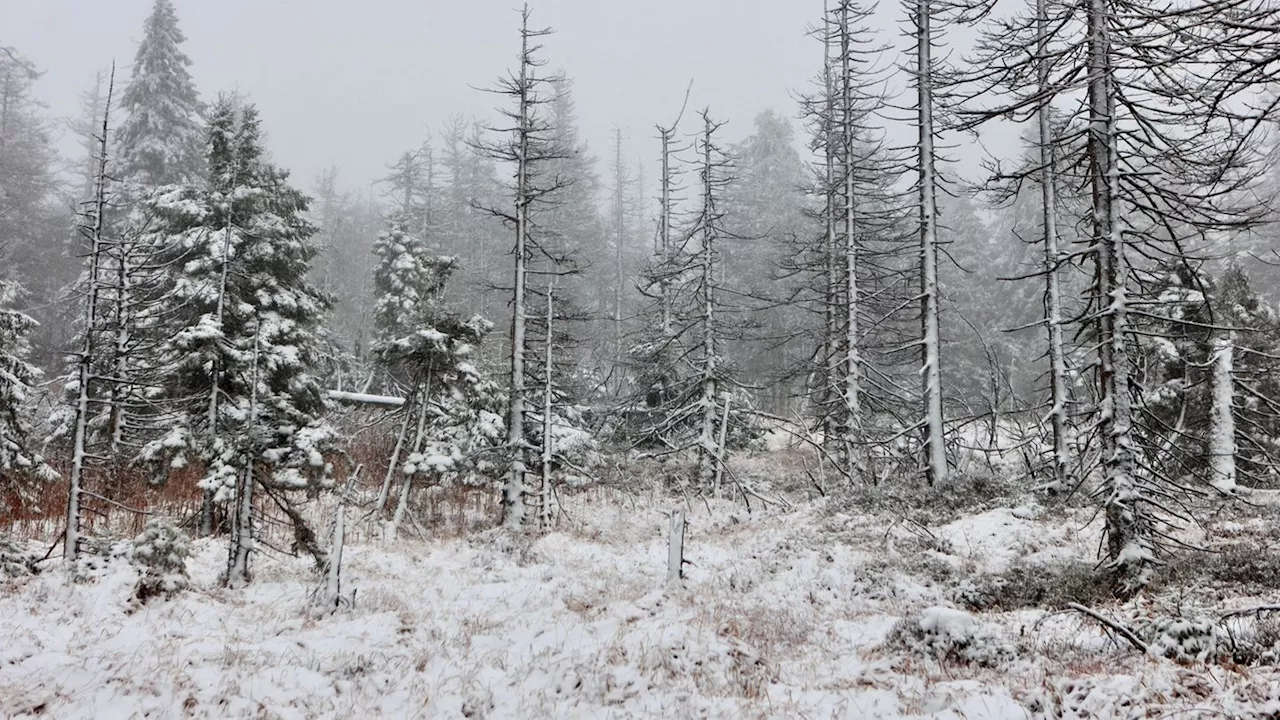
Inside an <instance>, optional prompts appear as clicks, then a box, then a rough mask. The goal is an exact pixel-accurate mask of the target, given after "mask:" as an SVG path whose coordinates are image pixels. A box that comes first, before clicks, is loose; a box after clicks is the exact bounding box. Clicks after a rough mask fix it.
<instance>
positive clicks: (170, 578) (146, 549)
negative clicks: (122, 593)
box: [129, 518, 191, 602]
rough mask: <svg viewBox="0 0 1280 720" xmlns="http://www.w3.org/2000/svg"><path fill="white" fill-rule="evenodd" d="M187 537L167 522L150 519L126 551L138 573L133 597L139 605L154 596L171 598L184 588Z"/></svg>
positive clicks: (187, 551) (189, 548)
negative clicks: (138, 601) (139, 602)
mask: <svg viewBox="0 0 1280 720" xmlns="http://www.w3.org/2000/svg"><path fill="white" fill-rule="evenodd" d="M190 556H191V546H190V544H189V543H188V542H187V538H186V537H185V536H184V535H183V534H182V532H181V531H179V530H178V529H177V528H176V527H174V526H173V524H172V523H170V522H169V521H167V520H163V519H161V518H152V519H151V520H148V521H147V526H146V528H145V529H143V531H142V534H140V535H138V537H136V538H134V541H133V545H132V546H131V547H130V548H129V562H130V563H132V564H133V566H134V567H135V568H137V570H138V583H137V585H135V586H134V597H136V598H137V599H138V600H140V601H142V602H146V601H147V600H149V599H150V598H153V597H155V596H157V595H163V596H165V597H172V596H173V595H175V594H177V593H179V592H182V591H183V590H185V589H187V587H188V585H189V584H190V583H189V581H188V578H187V558H188V557H190Z"/></svg>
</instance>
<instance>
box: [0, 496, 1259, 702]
mask: <svg viewBox="0 0 1280 720" xmlns="http://www.w3.org/2000/svg"><path fill="white" fill-rule="evenodd" d="M567 501H568V503H569V507H567V508H566V510H567V513H568V517H569V518H572V522H565V523H564V527H563V528H562V529H561V530H560V531H557V532H553V533H550V534H548V535H546V536H544V537H540V538H536V539H529V538H522V537H511V536H509V535H506V534H504V533H502V532H500V531H493V530H491V531H483V532H477V533H473V534H470V535H466V536H464V537H460V538H448V539H436V540H431V541H426V542H424V541H412V540H411V541H401V542H399V543H397V544H396V545H394V546H389V547H388V546H383V545H379V544H374V543H365V544H353V545H349V546H348V548H347V551H346V556H345V557H346V563H347V564H346V566H345V568H344V576H343V588H344V592H346V593H348V594H349V593H350V592H352V591H354V592H355V595H354V604H353V605H352V606H350V607H344V608H342V609H340V610H338V611H337V612H336V613H332V614H323V615H322V614H317V613H316V612H315V611H314V610H313V609H312V608H311V605H310V595H311V593H312V592H313V591H314V590H315V588H316V587H318V585H319V583H320V580H319V578H317V577H316V576H315V575H314V573H313V572H312V570H311V568H310V565H311V563H310V561H309V560H305V559H292V558H275V557H267V556H260V557H259V558H258V559H257V562H256V565H255V568H254V570H255V581H254V583H253V585H251V586H250V587H249V588H247V589H246V590H243V591H235V592H233V591H227V590H223V589H220V588H218V587H217V576H218V574H219V572H220V571H221V569H222V567H223V565H224V563H225V553H226V546H225V543H224V542H222V541H198V542H195V543H193V549H194V556H193V558H192V560H191V561H190V563H189V572H190V576H191V583H192V586H193V587H194V588H196V589H195V590H192V591H189V592H186V593H183V594H181V595H179V596H178V597H177V598H176V599H174V600H168V601H166V600H161V599H157V600H153V601H151V602H148V603H146V604H144V605H141V606H137V605H134V604H131V603H130V602H129V596H130V593H131V591H132V588H133V585H134V582H135V580H136V575H135V574H134V571H133V570H132V569H131V568H129V567H127V566H123V565H119V564H117V565H116V566H114V567H112V568H111V569H110V570H109V571H107V572H106V573H105V574H104V575H103V576H102V577H101V578H100V579H98V580H97V581H96V582H93V583H72V582H70V581H69V580H68V579H67V577H66V575H65V574H64V573H62V572H58V571H50V572H45V573H44V574H42V575H40V576H37V577H35V578H32V579H29V580H26V581H22V580H19V581H18V582H16V583H12V584H10V585H9V586H7V587H6V588H4V589H0V716H4V717H13V718H22V717H35V716H44V717H59V718H88V717H93V718H117V717H118V718H126V717H138V716H152V717H184V716H186V717H217V718H229V717H271V718H315V717H398V718H399V717H404V718H414V717H432V718H436V717H440V718H452V717H471V718H477V717H489V718H547V717H575V718H630V717H663V718H666V717H716V718H743V717H746V718H752V717H777V718H793V717H809V718H830V717H839V718H853V719H856V718H904V717H942V718H970V719H975V718H1039V717H1044V718H1050V717H1052V718H1075V717H1081V718H1083V717H1129V716H1133V717H1141V716H1144V715H1143V714H1144V713H1145V712H1147V711H1148V710H1152V709H1154V710H1155V711H1157V712H1156V714H1157V715H1160V714H1162V713H1166V712H1174V711H1177V710H1181V709H1189V708H1196V707H1201V708H1203V707H1209V708H1215V707H1216V708H1221V709H1224V710H1225V709H1227V708H1231V711H1232V712H1236V713H1237V715H1238V716H1241V717H1266V715H1265V713H1268V712H1271V713H1277V712H1280V674H1277V673H1276V672H1275V670H1274V669H1273V668H1271V669H1269V668H1255V669H1252V670H1250V671H1249V672H1247V673H1246V672H1239V673H1237V672H1233V671H1230V670H1227V669H1224V668H1221V667H1217V666H1207V667H1206V666H1198V667H1195V668H1186V669H1184V668H1182V667H1180V666H1178V665H1176V664H1174V663H1171V662H1168V661H1161V660H1157V659H1154V658H1149V657H1140V656H1135V655H1133V654H1130V653H1127V652H1126V651H1124V650H1117V649H1115V648H1114V646H1112V645H1111V644H1110V643H1109V642H1107V640H1106V639H1105V637H1103V636H1102V635H1101V634H1100V633H1099V631H1098V629H1097V627H1096V625H1092V624H1089V623H1087V622H1085V621H1083V620H1082V619H1081V618H1079V617H1078V616H1070V615H1046V614H1045V613H1044V612H1041V611H1021V612H1018V613H1007V614H991V613H988V614H979V615H976V616H969V615H962V614H956V611H954V610H949V609H946V608H947V607H950V604H949V602H948V593H949V589H950V588H949V586H948V585H947V583H946V582H943V581H941V580H938V579H937V578H934V577H932V576H931V575H930V572H931V571H930V568H932V567H933V565H931V564H929V563H922V562H921V560H920V558H921V556H922V555H924V554H926V553H932V554H934V555H937V556H939V557H940V558H949V559H950V560H951V561H953V562H952V565H953V566H954V567H959V568H969V569H971V570H973V569H978V568H981V569H984V570H989V569H991V568H996V569H998V568H999V567H1001V566H1003V565H1004V564H1006V563H1007V562H1008V560H1009V559H1010V553H1011V552H1012V551H1010V550H1008V549H1007V548H1009V547H1020V546H1021V547H1024V551H1025V552H1047V551H1050V550H1055V551H1060V552H1066V551H1067V550H1068V549H1070V550H1071V551H1073V552H1074V548H1075V545H1076V544H1077V543H1078V542H1079V543H1083V542H1084V541H1083V540H1080V539H1078V538H1077V537H1076V531H1077V530H1078V528H1076V527H1075V526H1073V525H1072V524H1071V522H1069V521H1065V520H1064V519H1063V518H1062V517H1060V516H1059V517H1054V518H1044V517H1031V518H1025V517H1017V516H1016V514H1015V513H1014V512H1012V511H1010V510H1009V509H996V510H991V511H988V512H985V513H980V514H978V515H973V516H966V517H962V518H960V519H959V520H956V521H954V522H952V523H948V524H947V525H944V526H941V527H939V528H935V529H934V530H933V532H934V533H935V534H936V535H937V536H938V537H939V538H940V539H942V540H943V541H944V542H942V543H941V545H942V546H944V547H941V549H933V550H922V549H920V548H919V547H917V546H916V545H915V544H912V543H911V542H909V541H910V540H911V538H912V537H913V536H912V535H911V534H910V533H909V532H908V531H907V530H906V529H905V528H904V527H902V526H898V527H896V528H891V527H890V526H891V525H892V524H893V520H892V519H891V518H889V517H879V516H875V515H863V514H855V513H846V514H843V515H842V514H838V513H835V514H833V513H831V512H829V511H827V510H825V509H824V508H822V507H820V506H818V505H815V504H798V505H797V507H796V508H794V509H792V510H789V511H780V510H765V511H758V512H756V513H753V514H748V513H746V512H745V511H744V510H743V509H742V508H741V507H740V506H737V505H732V504H729V503H727V502H721V503H714V502H713V503H712V504H711V505H710V506H709V508H708V507H704V506H701V505H694V506H692V507H690V508H688V510H689V512H690V527H689V531H688V535H687V538H686V548H687V559H688V560H689V562H690V565H689V566H688V568H687V578H686V581H685V583H684V585H683V586H682V587H675V588H666V587H664V585H665V576H666V538H665V535H664V533H665V529H666V521H665V518H664V517H663V515H662V513H661V510H662V509H663V507H662V506H663V502H662V501H657V502H646V501H644V500H638V499H636V498H631V497H626V496H622V495H619V494H613V493H603V492H594V491H593V492H587V493H581V494H579V495H577V496H574V497H572V498H567ZM708 510H709V511H710V512H709V511H708ZM1024 514H1025V513H1024ZM886 529H888V530H886ZM1033 541H1034V542H1033ZM947 544H949V545H950V546H951V549H950V550H948V549H947V548H946V547H945V545H947ZM948 553H952V555H948ZM931 608H932V609H931ZM904 618H906V619H910V620H912V621H916V622H919V621H920V619H921V618H923V619H924V620H925V621H927V622H928V623H931V625H930V627H932V626H933V625H936V624H938V623H942V621H944V620H945V621H946V623H944V624H946V625H947V627H948V628H951V627H953V626H955V625H956V623H959V622H960V621H959V620H956V618H964V621H963V623H960V624H963V625H965V626H966V627H968V626H969V624H970V622H971V621H972V623H980V624H981V625H982V628H983V632H984V633H986V634H989V635H992V636H994V637H997V638H998V639H999V641H1000V642H1003V643H1008V644H1009V646H1011V647H1012V646H1016V647H1017V648H1018V651H1019V655H1018V657H1017V658H1015V659H1011V660H1008V661H1007V663H1005V664H1004V665H1001V666H999V667H993V668H983V667H978V666H977V665H959V664H955V663H949V662H946V661H940V660H939V659H938V658H936V657H931V656H929V655H928V654H921V653H919V652H911V651H908V650H904V649H902V648H899V647H896V646H892V645H891V644H890V645H887V646H886V645H885V640H886V638H888V637H889V636H890V634H891V631H892V630H893V629H894V628H895V626H897V625H899V623H900V622H901V621H902V620H903V619H904Z"/></svg>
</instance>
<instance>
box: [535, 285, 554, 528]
mask: <svg viewBox="0 0 1280 720" xmlns="http://www.w3.org/2000/svg"><path fill="white" fill-rule="evenodd" d="M554 296H555V282H554V281H552V283H551V284H550V285H548V286H547V340H546V355H545V357H544V358H543V372H542V476H541V484H540V486H539V488H538V526H539V529H540V530H542V531H543V532H546V531H548V530H550V529H551V461H552V458H553V455H552V450H553V447H552V433H551V430H552V419H551V412H552V409H553V402H552V401H553V400H554V398H553V395H552V382H551V380H552V378H551V371H552V362H553V361H554V353H553V351H554V348H555V344H554V343H555V335H554V334H553V332H552V322H551V321H552V317H553V316H554V315H555V300H554Z"/></svg>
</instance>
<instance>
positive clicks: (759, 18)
mask: <svg viewBox="0 0 1280 720" xmlns="http://www.w3.org/2000/svg"><path fill="white" fill-rule="evenodd" d="M151 4H152V0H0V43H3V44H6V45H12V46H15V47H16V48H17V49H18V50H19V51H20V52H22V53H23V54H24V55H26V56H27V57H28V58H30V59H31V60H32V61H34V62H35V63H36V64H37V65H38V66H39V67H40V68H41V69H43V70H44V71H46V75H45V76H44V77H43V78H41V80H40V81H39V82H38V84H37V86H36V92H37V95H38V96H39V97H40V98H41V99H43V100H44V101H45V102H46V103H47V104H48V106H49V110H50V112H52V113H53V114H55V115H59V116H64V115H65V116H70V115H74V114H75V112H76V107H77V105H76V103H77V97H78V94H79V93H80V92H81V91H83V90H84V89H85V88H87V87H88V86H90V85H91V83H92V78H93V73H94V71H95V70H96V69H98V68H103V67H106V66H107V65H109V64H110V62H111V60H112V59H113V58H114V59H115V61H116V63H117V66H118V68H119V69H118V71H117V80H118V82H119V81H122V80H123V81H127V78H128V72H129V70H128V66H129V64H130V63H131V62H132V59H133V52H134V47H135V44H136V42H137V40H138V38H139V37H140V36H141V31H142V22H143V19H144V18H145V17H146V15H147V14H148V13H149V11H150V8H151ZM175 4H176V6H177V8H178V14H179V18H180V22H181V26H182V29H183V31H184V32H185V33H186V35H187V42H186V45H185V50H186V52H187V54H188V55H189V56H190V57H191V60H192V66H191V72H192V75H193V76H194V78H195V81H196V84H197V86H198V88H199V90H200V93H201V97H202V98H203V99H205V100H210V99H212V98H213V97H214V96H215V95H216V94H217V93H218V92H219V91H230V90H234V91H239V92H241V93H244V94H247V95H248V96H249V97H250V98H251V99H252V100H253V101H254V102H256V103H257V104H258V106H259V108H260V109H261V111H262V117H263V121H264V123H265V125H266V128H267V131H268V134H269V137H268V146H269V149H270V150H271V152H272V154H273V156H274V158H275V160H276V162H277V163H278V164H280V165H282V166H284V167H286V168H288V169H290V170H291V171H293V173H294V177H295V179H296V180H297V182H298V184H299V185H301V186H302V187H304V188H309V187H310V186H311V181H312V179H313V178H314V177H315V175H316V174H317V173H318V172H319V171H320V170H321V169H323V168H324V167H326V166H329V165H336V166H338V167H339V168H341V181H342V184H344V185H346V186H348V187H359V186H362V185H366V184H368V183H369V182H370V181H372V180H374V179H375V178H377V177H380V176H381V175H382V174H383V173H384V167H385V165H386V164H387V163H389V162H390V161H392V160H393V159H394V158H395V157H396V156H397V155H399V154H400V153H401V152H403V151H404V150H407V149H411V148H414V147H416V146H417V145H418V144H419V143H420V142H421V140H422V139H423V138H424V136H425V135H426V133H427V132H428V131H431V132H435V131H437V130H438V129H439V128H440V127H441V126H442V124H443V123H444V121H445V120H446V119H447V118H448V117H449V116H450V115H451V114H453V113H458V112H461V113H463V114H465V115H468V116H477V117H479V118H480V119H482V120H489V119H491V118H492V117H493V108H494V107H495V105H496V104H497V103H498V102H499V101H500V98H498V97H496V96H493V95H489V94H486V93H483V92H480V91H479V90H476V89H474V88H477V87H486V86H489V85H491V84H492V82H493V80H494V79H495V78H496V77H497V76H498V75H499V74H501V73H503V72H504V71H505V69H506V68H508V67H511V66H513V65H514V61H515V57H516V55H517V51H518V47H519V46H518V37H517V34H516V31H517V27H518V22H519V15H518V12H517V8H518V3H517V2H515V0H175ZM531 5H532V6H533V9H534V16H533V23H534V25H536V26H551V27H553V28H554V29H555V30H556V34H554V35H552V36H550V37H548V38H545V42H544V44H545V52H544V57H546V58H547V59H548V61H549V67H551V68H557V69H563V70H564V71H565V72H567V73H568V75H569V76H570V77H571V78H572V79H573V80H574V97H575V100H576V102H577V108H578V116H579V118H578V119H579V125H580V127H581V129H582V131H583V133H584V135H585V137H586V139H587V140H588V142H589V143H590V146H591V149H592V151H593V153H594V154H595V155H596V156H597V157H599V158H601V159H602V160H603V159H604V158H606V157H608V155H609V153H610V152H611V150H610V148H611V145H610V143H611V142H612V140H611V138H612V133H613V128H614V127H615V126H618V127H621V128H622V130H623V133H624V137H625V138H626V139H627V155H628V156H629V158H630V159H631V161H633V162H634V161H636V160H643V161H644V162H645V163H646V173H649V174H650V175H651V173H652V172H653V170H654V165H655V163H653V162H651V160H652V158H653V156H654V154H655V153H656V142H655V141H654V140H653V139H652V137H653V134H654V130H653V128H654V124H655V123H657V122H663V123H667V122H670V120H671V119H672V118H673V116H674V114H675V113H676V112H677V111H678V110H679V106H680V103H681V100H682V99H683V96H684V91H685V87H686V85H687V84H688V83H689V81H690V80H693V83H694V85H693V94H692V97H691V100H690V105H691V108H692V109H700V108H702V107H703V106H708V105H709V106H710V107H711V111H712V114H713V116H715V117H717V118H719V119H724V120H728V121H729V125H728V126H727V128H726V130H725V132H726V134H727V138H728V139H730V140H736V139H739V138H741V137H742V136H744V135H746V134H748V133H749V132H750V129H751V121H752V118H753V117H754V116H755V114H756V113H758V112H760V111H762V110H764V109H767V108H774V109H775V110H777V111H779V112H781V113H783V114H785V115H787V116H788V117H793V118H794V117H795V116H796V114H797V105H796V102H795V93H796V92H800V91H807V90H809V89H810V87H811V85H810V83H811V78H812V77H814V76H815V75H816V74H817V72H818V70H819V68H820V64H821V48H820V47H819V46H818V44H817V43H816V41H814V40H812V39H810V38H808V37H806V34H805V31H806V28H807V27H808V26H809V24H810V23H812V22H814V21H815V20H816V19H818V18H819V17H820V15H821V12H822V0H636V1H631V2H622V1H621V0H539V1H538V2H535V3H531ZM884 5H885V7H882V8H881V9H880V17H881V19H882V25H883V38H884V40H885V41H886V42H891V43H893V44H894V45H895V46H896V47H898V48H903V49H905V43H906V42H907V41H906V40H905V39H904V38H903V37H901V35H900V33H899V31H898V28H897V27H896V26H895V25H894V21H895V20H897V19H899V18H901V17H902V16H903V11H902V10H901V9H900V7H899V6H898V4H897V3H893V2H886V3H884ZM894 59H895V60H896V59H897V58H894ZM686 127H688V128H689V129H690V130H692V129H693V124H692V123H689V124H688V125H687V126H686ZM797 130H799V127H798V125H797ZM899 132H906V133H910V132H911V129H910V127H909V126H903V127H902V128H900V129H899ZM62 145H63V146H64V147H68V146H69V143H67V142H64V143H63V144H62ZM68 149H69V151H70V148H68ZM606 169H607V166H606V164H604V163H603V162H602V163H601V164H600V165H599V166H598V170H599V171H600V172H601V173H604V172H605V171H606Z"/></svg>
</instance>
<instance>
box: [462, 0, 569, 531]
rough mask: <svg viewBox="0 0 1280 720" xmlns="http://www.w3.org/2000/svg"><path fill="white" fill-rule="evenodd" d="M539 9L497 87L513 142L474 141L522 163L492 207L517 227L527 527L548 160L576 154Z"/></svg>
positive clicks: (508, 508)
mask: <svg viewBox="0 0 1280 720" xmlns="http://www.w3.org/2000/svg"><path fill="white" fill-rule="evenodd" d="M530 16H531V11H530V10H529V6H528V5H525V6H524V8H523V9H522V10H521V14H520V58H519V69H518V70H517V71H516V72H514V73H512V74H510V75H509V76H507V77H504V78H501V79H499V80H498V82H497V86H496V87H495V88H493V89H491V90H489V92H492V93H494V94H497V95H501V96H503V97H505V98H507V99H508V100H510V102H511V104H512V105H513V106H514V107H512V108H506V109H502V110H501V111H500V112H501V113H502V115H503V116H504V117H505V118H506V119H507V120H508V121H509V123H510V124H509V125H508V126H506V127H500V128H491V129H492V130H493V131H494V132H497V133H500V134H502V135H505V136H506V139H505V140H495V141H480V142H476V143H475V145H474V147H475V148H476V149H477V150H478V151H479V152H481V153H482V154H484V155H485V156H487V157H489V158H491V159H493V160H497V161H499V162H504V163H508V164H510V165H511V166H513V168H514V173H513V175H514V180H513V183H512V186H511V192H512V201H513V202H512V209H511V210H510V211H507V210H502V209H498V208H485V210H487V211H488V212H490V213H492V214H493V215H496V216H498V217H500V218H501V219H502V220H503V221H504V222H505V223H506V224H507V225H508V227H510V228H511V229H512V230H513V231H514V233H515V241H514V246H513V249H512V253H511V254H512V261H513V272H512V287H511V288H510V291H511V298H512V301H511V334H510V343H511V344H510V347H509V357H508V361H509V362H508V365H509V385H508V396H507V410H506V421H507V452H508V454H509V458H508V465H507V470H506V473H505V479H504V481H503V491H502V524H503V526H504V527H506V528H508V529H510V530H521V529H523V528H524V524H525V520H526V505H527V504H530V503H529V501H530V499H532V500H533V501H534V503H536V502H537V497H536V496H533V497H532V498H531V495H532V493H531V488H530V485H529V483H528V479H527V477H526V476H527V475H528V473H529V470H530V466H531V464H532V463H533V462H536V456H535V455H533V454H532V452H533V451H534V450H535V448H534V445H533V444H532V443H531V442H530V438H536V437H540V435H541V434H540V433H539V432H538V428H537V427H535V426H534V425H533V424H532V423H531V418H532V414H533V412H534V411H535V410H536V407H533V406H532V405H531V397H530V392H531V390H532V388H531V387H530V385H529V382H528V380H529V372H530V368H529V367H528V362H527V360H528V357H529V354H530V353H531V352H532V351H533V348H532V338H531V336H530V332H529V330H530V313H531V309H530V302H531V300H532V297H533V290H532V288H531V285H530V277H531V274H532V273H533V272H535V270H534V268H535V267H536V266H538V265H542V264H545V263H547V262H550V264H552V265H563V264H564V262H563V258H561V257H559V256H557V255H556V254H555V252H554V249H553V248H551V247H549V246H547V245H545V244H544V243H542V242H540V241H539V237H538V233H537V232H536V230H537V227H538V226H537V223H536V215H537V214H538V211H539V210H540V209H542V208H543V207H544V206H545V204H546V203H548V202H551V200H550V199H549V197H548V196H549V195H551V194H552V193H554V192H555V191H556V190H558V189H560V188H562V187H563V186H564V183H563V181H562V179H561V178H559V177H547V176H546V173H544V172H542V171H543V168H544V166H546V165H549V164H551V163H552V162H553V161H556V160H562V159H565V158H566V157H568V154H567V152H566V149H565V148H563V147H561V144H560V143H558V142H557V140H556V138H557V135H556V131H555V128H554V127H552V125H551V123H550V122H549V121H548V120H547V113H546V112H544V108H546V107H547V106H549V105H550V104H551V103H552V102H554V100H555V92H556V90H555V88H556V86H557V83H559V82H561V80H562V78H560V76H558V75H544V74H542V73H541V68H542V67H543V66H544V65H545V64H546V61H545V60H543V59H542V58H541V57H540V56H539V52H540V51H541V50H542V46H541V45H540V44H538V40H539V39H540V38H543V37H546V36H548V35H550V34H551V33H552V30H551V29H549V28H544V29H540V30H535V29H530V27H529V18H530Z"/></svg>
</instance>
